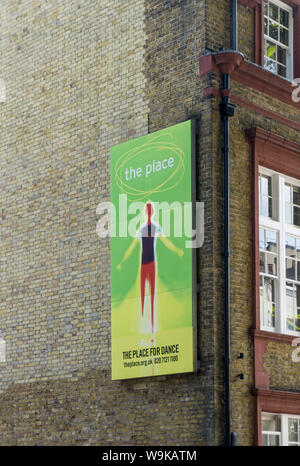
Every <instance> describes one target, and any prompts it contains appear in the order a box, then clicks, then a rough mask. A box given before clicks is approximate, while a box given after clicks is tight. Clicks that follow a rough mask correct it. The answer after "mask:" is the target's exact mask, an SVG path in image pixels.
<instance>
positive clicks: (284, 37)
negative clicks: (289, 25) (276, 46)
mask: <svg viewBox="0 0 300 466" xmlns="http://www.w3.org/2000/svg"><path fill="white" fill-rule="evenodd" d="M280 42H282V44H284V45H286V46H288V45H289V31H288V29H285V28H283V27H281V28H280Z"/></svg>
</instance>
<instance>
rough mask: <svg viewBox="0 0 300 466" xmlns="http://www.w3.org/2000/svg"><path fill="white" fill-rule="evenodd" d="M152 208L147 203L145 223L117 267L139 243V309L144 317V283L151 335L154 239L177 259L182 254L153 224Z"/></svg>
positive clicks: (153, 290)
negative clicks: (160, 242) (149, 296)
mask: <svg viewBox="0 0 300 466" xmlns="http://www.w3.org/2000/svg"><path fill="white" fill-rule="evenodd" d="M154 214H155V212H154V206H153V204H152V202H150V201H149V202H147V204H146V206H145V217H146V222H145V223H143V224H142V225H141V227H140V228H139V230H138V231H137V234H136V237H135V238H134V240H133V241H132V243H131V245H130V246H129V248H128V249H127V251H126V252H125V255H124V257H123V259H122V261H121V262H120V264H119V265H118V266H117V269H118V270H121V268H122V265H123V263H124V262H125V261H126V260H127V259H128V257H129V256H130V255H131V254H132V252H133V250H134V248H135V246H136V245H137V243H138V241H139V240H140V241H141V276H140V286H141V309H142V316H143V315H144V305H145V288H146V282H148V284H149V288H150V295H151V327H152V333H154V313H155V293H156V268H157V260H156V239H157V238H159V239H160V240H161V241H162V243H163V244H164V245H165V246H166V247H167V248H168V249H169V250H170V251H172V252H174V253H176V254H177V255H178V256H179V257H182V256H183V254H184V252H183V250H182V249H179V248H177V247H176V246H175V245H174V244H173V243H172V241H170V240H169V239H168V238H167V237H166V236H164V234H163V231H162V228H161V226H160V225H158V224H157V223H155V222H154V221H153V220H152V218H153V216H154Z"/></svg>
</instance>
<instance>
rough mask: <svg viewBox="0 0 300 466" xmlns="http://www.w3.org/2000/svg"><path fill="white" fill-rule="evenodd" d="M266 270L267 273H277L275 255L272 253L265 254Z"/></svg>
mask: <svg viewBox="0 0 300 466" xmlns="http://www.w3.org/2000/svg"><path fill="white" fill-rule="evenodd" d="M266 265H267V270H266V273H267V274H268V275H275V276H276V275H277V257H276V256H275V255H274V254H267V264H266Z"/></svg>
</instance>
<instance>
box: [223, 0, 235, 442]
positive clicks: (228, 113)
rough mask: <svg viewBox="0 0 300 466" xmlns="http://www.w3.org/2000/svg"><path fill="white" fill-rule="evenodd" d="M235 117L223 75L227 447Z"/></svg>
mask: <svg viewBox="0 0 300 466" xmlns="http://www.w3.org/2000/svg"><path fill="white" fill-rule="evenodd" d="M231 10H232V11H231V21H232V24H231V46H232V50H234V51H237V49H238V44H237V42H238V39H237V36H238V27H237V0H231ZM234 114H235V105H233V104H232V103H231V102H230V74H223V100H222V103H221V117H222V120H223V123H224V133H223V136H224V224H225V225H224V260H225V292H224V309H225V311H224V314H225V315H224V320H225V324H224V350H225V371H224V372H225V374H224V379H225V445H226V446H231V445H237V436H236V434H234V433H231V384H230V373H231V371H230V366H231V360H230V347H231V344H230V138H229V131H230V124H229V119H230V117H233V116H234Z"/></svg>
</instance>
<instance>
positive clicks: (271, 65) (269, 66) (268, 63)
mask: <svg viewBox="0 0 300 466" xmlns="http://www.w3.org/2000/svg"><path fill="white" fill-rule="evenodd" d="M265 68H266V69H267V70H269V71H271V73H277V65H276V62H274V61H272V60H270V59H269V58H265Z"/></svg>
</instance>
